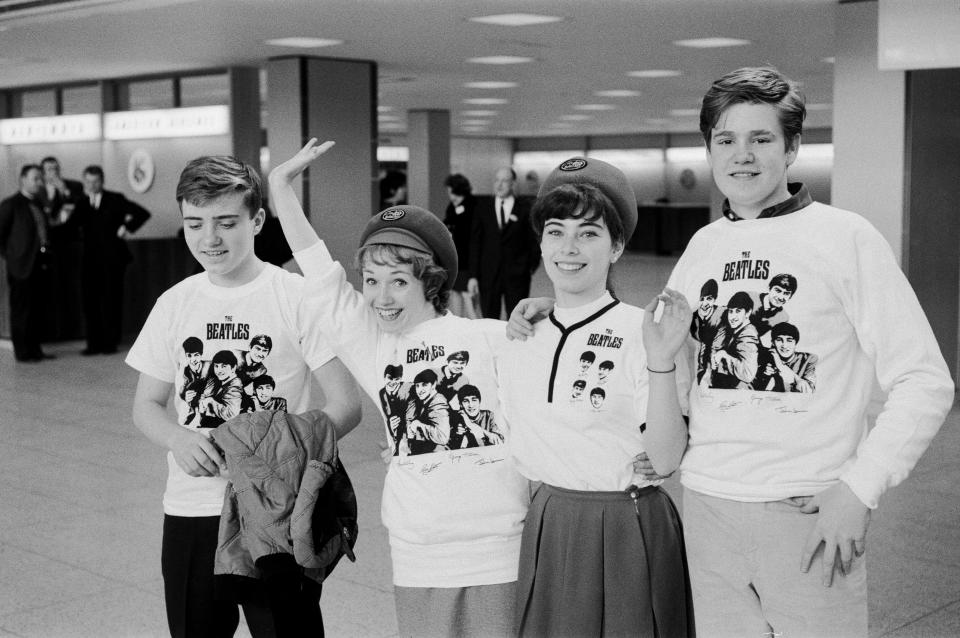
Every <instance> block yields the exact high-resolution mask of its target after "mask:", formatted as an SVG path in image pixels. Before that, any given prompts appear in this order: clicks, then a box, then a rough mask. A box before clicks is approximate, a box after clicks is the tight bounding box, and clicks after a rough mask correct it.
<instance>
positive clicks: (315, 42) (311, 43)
mask: <svg viewBox="0 0 960 638" xmlns="http://www.w3.org/2000/svg"><path fill="white" fill-rule="evenodd" d="M263 43H264V44H270V45H273V46H275V47H294V48H297V49H316V48H318V47H332V46H336V45H338V44H343V40H330V39H327V38H274V39H273V40H264V41H263Z"/></svg>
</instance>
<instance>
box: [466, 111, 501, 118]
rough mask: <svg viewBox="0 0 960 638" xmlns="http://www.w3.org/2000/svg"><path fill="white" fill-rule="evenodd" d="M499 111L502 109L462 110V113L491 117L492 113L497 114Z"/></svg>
mask: <svg viewBox="0 0 960 638" xmlns="http://www.w3.org/2000/svg"><path fill="white" fill-rule="evenodd" d="M499 113H500V111H483V110H477V111H460V115H466V116H468V117H490V116H492V115H497V114H499Z"/></svg>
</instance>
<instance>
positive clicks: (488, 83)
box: [463, 80, 517, 89]
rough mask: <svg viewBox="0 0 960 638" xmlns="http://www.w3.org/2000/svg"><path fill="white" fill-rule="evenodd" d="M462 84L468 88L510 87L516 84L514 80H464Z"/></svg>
mask: <svg viewBox="0 0 960 638" xmlns="http://www.w3.org/2000/svg"><path fill="white" fill-rule="evenodd" d="M463 86H465V87H467V88H468V89H512V88H513V87H515V86H517V83H516V82H497V81H493V80H489V81H483V82H464V83H463Z"/></svg>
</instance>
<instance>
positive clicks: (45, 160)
mask: <svg viewBox="0 0 960 638" xmlns="http://www.w3.org/2000/svg"><path fill="white" fill-rule="evenodd" d="M50 162H53V163H54V164H56V165H57V166H60V160H58V159H57V158H56V157H54V156H53V155H47V156H46V157H44V158H43V159H42V160H40V166H41V167H42V166H43V165H44V164H49V163H50ZM40 170H43V169H42V168H41V169H40Z"/></svg>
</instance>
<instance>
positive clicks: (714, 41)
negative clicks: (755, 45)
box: [674, 38, 750, 49]
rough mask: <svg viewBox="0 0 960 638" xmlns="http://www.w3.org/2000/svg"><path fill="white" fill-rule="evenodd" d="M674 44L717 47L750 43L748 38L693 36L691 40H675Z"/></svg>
mask: <svg viewBox="0 0 960 638" xmlns="http://www.w3.org/2000/svg"><path fill="white" fill-rule="evenodd" d="M674 44H675V45H677V46H678V47H689V48H692V49H716V48H719V47H739V46H743V45H745V44H750V40H741V39H740V38H694V39H692V40H675V41H674Z"/></svg>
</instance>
